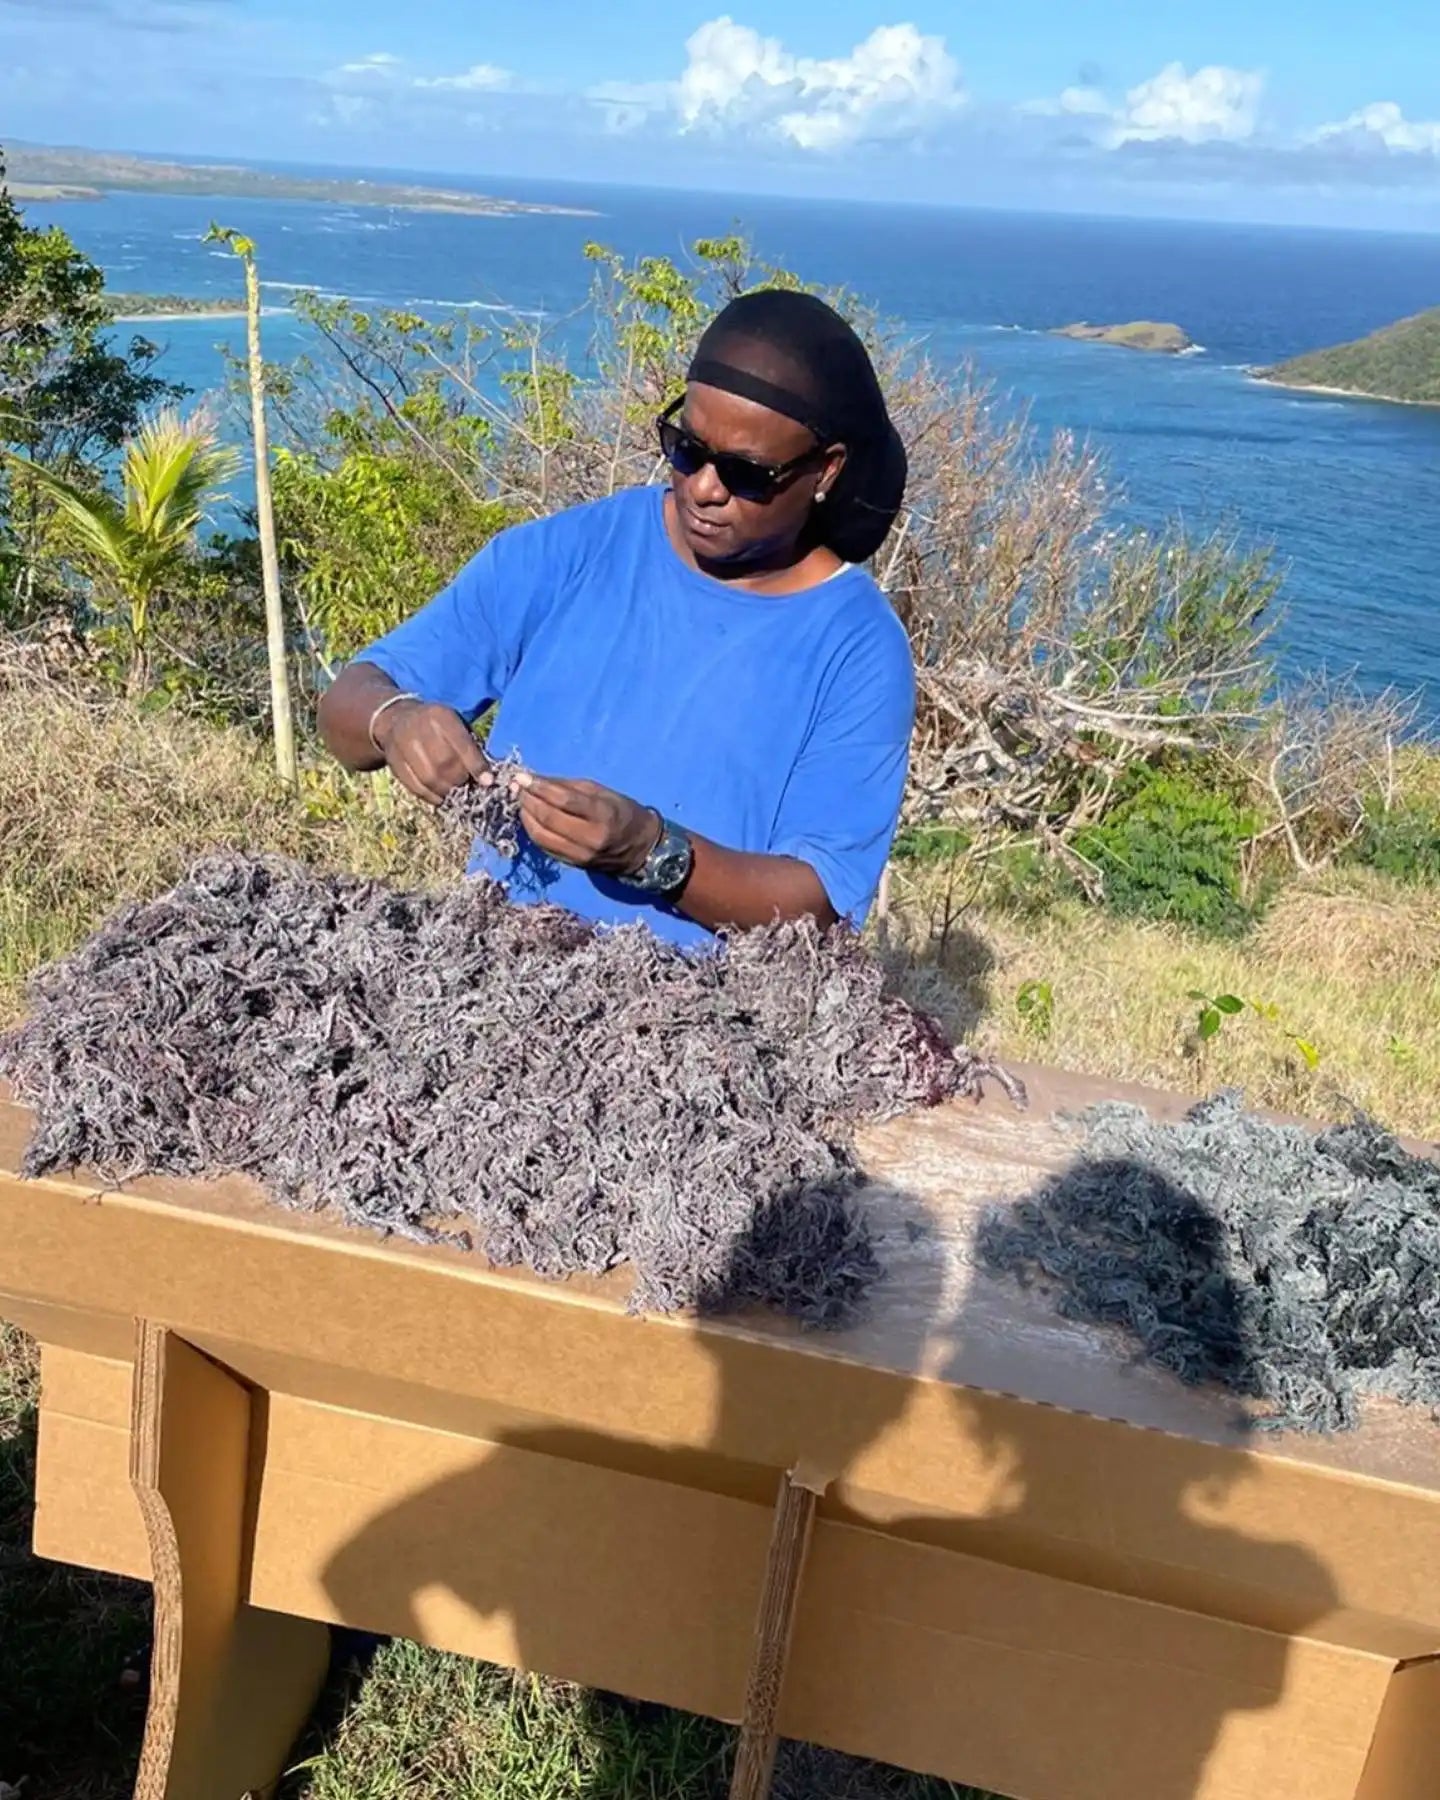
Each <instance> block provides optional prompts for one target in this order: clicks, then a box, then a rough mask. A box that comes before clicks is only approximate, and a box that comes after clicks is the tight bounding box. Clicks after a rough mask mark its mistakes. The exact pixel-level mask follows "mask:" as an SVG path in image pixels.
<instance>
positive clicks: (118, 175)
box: [7, 146, 601, 219]
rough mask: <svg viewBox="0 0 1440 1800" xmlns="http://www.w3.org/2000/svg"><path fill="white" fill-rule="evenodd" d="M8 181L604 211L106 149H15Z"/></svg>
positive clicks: (492, 210) (521, 211)
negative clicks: (169, 160)
mask: <svg viewBox="0 0 1440 1800" xmlns="http://www.w3.org/2000/svg"><path fill="white" fill-rule="evenodd" d="M7 185H8V186H9V188H10V191H11V192H12V193H13V194H14V196H15V197H16V199H17V200H99V199H104V198H105V197H107V196H108V195H111V194H117V193H142V194H164V195H170V196H179V197H181V198H184V197H187V196H188V197H191V198H194V199H197V200H218V199H229V200H303V201H311V202H316V203H319V204H322V205H327V206H364V207H390V208H393V209H395V210H396V211H399V212H435V213H460V214H465V215H467V216H469V217H472V218H481V219H511V218H520V217H524V216H526V215H531V214H536V215H545V216H550V217H556V216H558V217H562V218H571V219H594V218H599V217H600V216H601V215H600V214H599V213H597V212H594V211H592V210H591V209H590V208H588V207H580V206H554V205H550V204H548V203H545V202H542V201H536V200H503V199H500V198H499V197H498V196H496V195H493V194H472V193H470V192H468V191H467V190H466V189H464V188H442V187H428V186H425V185H424V184H423V183H419V182H400V181H367V180H365V179H364V178H363V177H348V178H347V177H322V176H312V175H282V174H274V173H271V172H270V171H268V170H264V169H249V168H244V167H241V166H240V165H238V164H230V163H174V162H163V161H160V160H158V159H155V158H150V157H143V156H126V155H121V154H119V153H114V152H110V151H104V150H76V149H44V148H35V147H22V146H15V147H12V149H11V151H10V156H9V180H8V183H7Z"/></svg>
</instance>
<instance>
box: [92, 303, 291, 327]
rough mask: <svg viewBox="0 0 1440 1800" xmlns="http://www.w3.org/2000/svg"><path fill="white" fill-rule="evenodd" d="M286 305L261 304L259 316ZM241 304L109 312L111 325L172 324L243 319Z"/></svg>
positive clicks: (281, 309) (277, 310)
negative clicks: (169, 309)
mask: <svg viewBox="0 0 1440 1800" xmlns="http://www.w3.org/2000/svg"><path fill="white" fill-rule="evenodd" d="M289 311H290V308H289V307H288V306H262V307H261V309H260V313H261V317H262V318H263V317H264V315H265V314H266V313H278V312H289ZM244 317H245V308H244V307H243V306H225V307H209V306H195V307H191V308H190V309H189V310H188V311H187V312H120V313H111V315H110V323H111V324H112V325H172V324H174V323H175V322H176V321H177V320H179V319H243V318H244Z"/></svg>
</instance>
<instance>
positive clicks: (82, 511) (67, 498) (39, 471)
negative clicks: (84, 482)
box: [0, 450, 137, 581]
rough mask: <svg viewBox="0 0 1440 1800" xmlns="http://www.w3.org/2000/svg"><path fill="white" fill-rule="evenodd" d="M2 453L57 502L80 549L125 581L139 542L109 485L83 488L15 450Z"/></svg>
mask: <svg viewBox="0 0 1440 1800" xmlns="http://www.w3.org/2000/svg"><path fill="white" fill-rule="evenodd" d="M0 454H3V455H4V457H5V459H6V460H7V461H8V462H9V463H11V464H12V465H13V466H14V467H15V468H18V469H23V470H24V472H25V474H26V476H27V477H28V478H29V479H30V480H31V481H33V482H34V483H35V485H36V486H37V487H38V488H39V489H40V491H41V493H43V494H44V495H45V497H46V498H47V499H48V500H50V501H51V502H53V504H54V505H55V507H56V509H57V510H58V511H59V513H60V515H61V518H62V519H63V520H64V522H65V525H66V527H67V529H68V531H69V534H70V536H71V538H72V539H73V540H74V542H75V545H76V547H77V549H78V550H79V551H80V553H81V554H82V555H85V556H87V557H89V558H90V559H91V560H93V561H94V562H97V563H99V564H100V565H101V566H102V567H103V568H105V570H106V571H107V572H108V573H110V574H112V575H115V576H117V577H119V578H120V579H121V580H122V581H124V580H125V579H126V576H127V574H128V571H129V569H130V567H131V565H132V563H133V561H134V558H135V551H136V547H137V546H136V542H135V536H134V531H133V528H132V525H131V522H130V520H129V519H128V518H127V516H126V509H125V507H124V505H123V503H122V502H121V501H120V500H118V499H117V498H116V497H115V495H114V494H112V493H110V492H109V490H108V489H106V488H98V489H90V488H82V487H80V486H78V485H77V484H76V483H75V482H73V481H67V480H66V478H65V477H64V476H63V475H57V474H56V473H55V471H54V470H53V469H47V468H45V467H44V466H43V465H42V464H40V463H37V462H33V461H32V460H31V459H30V458H29V457H28V456H19V455H17V454H16V453H15V452H14V451H13V450H5V451H3V452H0Z"/></svg>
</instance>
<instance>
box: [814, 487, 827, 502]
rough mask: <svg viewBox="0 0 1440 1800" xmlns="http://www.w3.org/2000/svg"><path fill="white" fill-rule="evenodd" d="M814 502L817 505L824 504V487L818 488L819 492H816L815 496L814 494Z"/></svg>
mask: <svg viewBox="0 0 1440 1800" xmlns="http://www.w3.org/2000/svg"><path fill="white" fill-rule="evenodd" d="M815 504H816V505H817V506H823V505H824V504H825V490H824V488H821V490H820V492H819V493H818V494H817V495H816V496H815Z"/></svg>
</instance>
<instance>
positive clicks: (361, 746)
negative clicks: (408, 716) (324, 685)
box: [316, 662, 403, 774]
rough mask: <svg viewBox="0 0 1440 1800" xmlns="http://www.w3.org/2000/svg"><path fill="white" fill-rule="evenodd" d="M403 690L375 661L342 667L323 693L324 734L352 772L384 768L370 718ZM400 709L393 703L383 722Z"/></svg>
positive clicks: (319, 720) (319, 714) (332, 750)
mask: <svg viewBox="0 0 1440 1800" xmlns="http://www.w3.org/2000/svg"><path fill="white" fill-rule="evenodd" d="M399 692H400V690H399V688H397V687H396V685H395V683H394V682H393V681H392V680H391V679H390V677H389V676H388V675H386V674H385V673H384V671H383V670H380V669H377V668H376V667H375V665H374V664H373V663H363V662H357V663H351V664H350V666H349V668H346V669H342V670H341V671H340V673H339V675H338V676H337V677H336V679H335V683H334V685H333V686H332V687H330V688H329V689H327V690H326V692H325V693H324V694H322V695H321V697H320V706H319V710H318V712H317V714H316V720H317V723H318V724H319V726H320V737H321V739H322V741H323V742H324V745H325V748H326V749H327V750H328V751H329V752H330V754H331V755H332V756H333V757H334V758H335V759H336V760H337V761H338V762H341V763H343V764H344V765H345V767H346V768H347V769H349V770H350V771H351V773H352V774H359V773H361V772H362V771H364V770H368V769H382V768H384V766H385V758H384V755H383V754H382V753H381V752H380V751H378V750H376V748H375V746H374V744H372V743H371V741H370V721H371V719H373V718H374V717H375V711H376V708H377V707H380V706H384V704H385V702H386V701H387V700H389V699H391V698H393V697H394V696H395V695H396V694H398V693H399ZM402 704H403V702H402ZM399 711H400V707H399V706H392V707H389V708H388V709H387V711H386V712H385V713H384V715H383V716H382V719H381V726H382V727H383V724H384V720H385V719H388V718H389V717H390V716H391V715H392V714H394V713H397V712H399Z"/></svg>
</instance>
